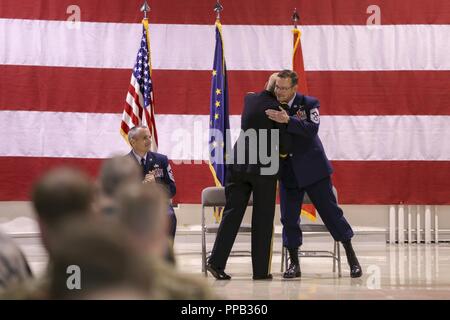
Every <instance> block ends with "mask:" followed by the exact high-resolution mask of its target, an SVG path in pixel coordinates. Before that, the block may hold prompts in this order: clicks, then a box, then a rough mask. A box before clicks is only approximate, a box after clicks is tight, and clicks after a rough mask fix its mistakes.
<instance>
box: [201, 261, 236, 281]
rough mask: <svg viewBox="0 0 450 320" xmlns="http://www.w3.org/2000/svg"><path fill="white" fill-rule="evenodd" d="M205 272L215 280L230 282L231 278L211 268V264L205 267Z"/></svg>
mask: <svg viewBox="0 0 450 320" xmlns="http://www.w3.org/2000/svg"><path fill="white" fill-rule="evenodd" d="M206 270H208V271H209V272H210V273H211V274H212V275H213V277H214V278H216V279H217V280H230V279H231V277H230V276H229V275H228V274H226V273H225V271H223V270H218V269H217V268H215V267H213V266H212V265H211V264H209V263H208V264H207V265H206Z"/></svg>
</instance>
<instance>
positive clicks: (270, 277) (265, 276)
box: [253, 274, 273, 280]
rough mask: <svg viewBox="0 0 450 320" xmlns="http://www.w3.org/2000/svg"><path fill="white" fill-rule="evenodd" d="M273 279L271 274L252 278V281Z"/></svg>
mask: <svg viewBox="0 0 450 320" xmlns="http://www.w3.org/2000/svg"><path fill="white" fill-rule="evenodd" d="M272 279H273V277H272V275H271V274H266V275H263V276H253V280H272Z"/></svg>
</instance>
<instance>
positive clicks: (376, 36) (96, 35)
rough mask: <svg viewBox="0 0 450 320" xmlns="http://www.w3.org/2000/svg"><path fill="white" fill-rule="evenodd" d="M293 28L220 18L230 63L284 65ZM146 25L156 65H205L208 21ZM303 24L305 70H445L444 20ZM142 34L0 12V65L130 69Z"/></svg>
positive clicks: (209, 47) (119, 26)
mask: <svg viewBox="0 0 450 320" xmlns="http://www.w3.org/2000/svg"><path fill="white" fill-rule="evenodd" d="M291 28H292V27H290V26H256V25H224V26H223V33H224V36H223V37H224V42H225V47H224V49H225V56H226V57H227V67H228V70H280V69H284V68H289V67H290V66H291V52H292V33H291ZM150 30H151V31H150V32H151V38H152V63H153V68H154V69H170V70H210V69H211V57H212V56H213V53H214V52H213V51H214V26H213V25H176V24H155V25H151V27H150ZM302 31H303V36H302V46H303V47H304V48H307V50H303V54H304V60H305V68H306V70H319V71H331V70H349V71H350V70H357V71H363V70H450V59H449V58H448V57H449V56H450V42H449V41H448V35H449V34H450V25H384V26H380V27H378V28H377V29H373V28H370V27H368V26H356V25H339V26H337V25H331V26H329V25H319V26H304V27H302ZM140 36H141V25H140V24H127V23H93V22H81V23H80V28H79V29H70V28H68V27H67V24H66V22H65V21H46V20H20V19H0V44H2V50H3V52H2V55H1V56H0V64H9V65H33V66H34V65H41V66H64V67H89V68H124V69H131V68H132V67H133V63H134V61H135V58H136V56H135V53H136V52H137V49H138V45H139V43H140ZM23 39H27V41H23ZM124 48H127V50H124Z"/></svg>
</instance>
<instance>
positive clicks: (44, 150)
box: [0, 111, 450, 161]
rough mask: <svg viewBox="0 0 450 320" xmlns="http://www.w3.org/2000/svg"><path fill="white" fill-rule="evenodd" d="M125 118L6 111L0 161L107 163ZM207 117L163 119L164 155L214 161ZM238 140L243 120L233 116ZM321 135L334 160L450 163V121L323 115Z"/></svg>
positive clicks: (121, 147) (1, 118)
mask: <svg viewBox="0 0 450 320" xmlns="http://www.w3.org/2000/svg"><path fill="white" fill-rule="evenodd" d="M121 117H122V115H121V114H98V113H74V112H36V111H35V112H33V111H0V122H1V123H8V124H9V125H8V126H7V127H5V126H3V127H1V128H0V136H1V137H2V139H1V140H0V156H18V157H22V156H23V157H70V158H106V157H109V156H111V155H112V154H116V153H125V152H127V151H128V146H127V144H126V143H125V142H124V140H123V139H120V138H119V133H118V130H117V124H118V123H120V120H121ZM208 121H209V116H207V115H157V116H156V123H157V124H158V137H159V146H158V150H159V152H161V153H163V154H166V155H167V156H168V157H169V159H177V160H206V159H208V149H207V146H208V143H207V141H208V128H209V126H208ZM230 125H231V128H232V138H233V141H234V140H235V139H236V135H237V134H238V132H239V130H238V128H239V125H240V116H231V117H230ZM319 135H320V136H321V138H322V141H323V143H324V146H325V150H326V151H327V155H328V157H329V158H330V159H332V160H354V161H357V160H363V161H369V160H373V161H376V160H427V161H429V160H436V161H449V160H450V139H443V137H450V116H322V117H321V127H320V132H319Z"/></svg>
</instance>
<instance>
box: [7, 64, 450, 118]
mask: <svg viewBox="0 0 450 320" xmlns="http://www.w3.org/2000/svg"><path fill="white" fill-rule="evenodd" d="M130 70H131V69H130ZM130 70H125V69H123V70H116V69H90V68H51V67H30V66H0V83H1V84H2V85H1V86H0V109H2V110H39V111H63V112H96V113H121V112H122V111H123V100H124V96H125V95H126V90H125V88H128V86H129V81H130ZM272 72H273V71H228V72H227V75H228V85H229V92H230V94H229V98H230V114H233V115H237V114H241V112H242V107H243V99H244V96H245V94H246V93H247V92H249V91H258V90H261V88H263V86H264V84H265V83H266V81H267V79H268V77H269V75H270V74H271V73H272ZM306 77H307V81H308V86H309V93H310V94H311V95H313V96H316V97H318V98H319V99H320V102H321V105H322V108H321V113H322V115H450V108H448V107H447V106H450V90H448V83H450V71H379V72H376V71H374V72H365V71H359V72H355V71H351V72H350V71H326V72H325V71H313V72H311V71H307V72H306ZM152 80H153V81H154V82H156V83H160V84H161V83H170V84H171V85H170V86H161V85H160V86H158V87H157V88H156V94H157V95H158V105H157V106H156V110H155V112H156V114H204V115H207V114H209V108H208V106H209V95H207V94H205V92H209V90H210V86H211V72H210V71H187V70H153V73H152ZM24 92H26V93H27V94H23V93H24ZM54 92H58V94H54ZM99 92H102V94H99ZM387 97H388V98H387Z"/></svg>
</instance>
